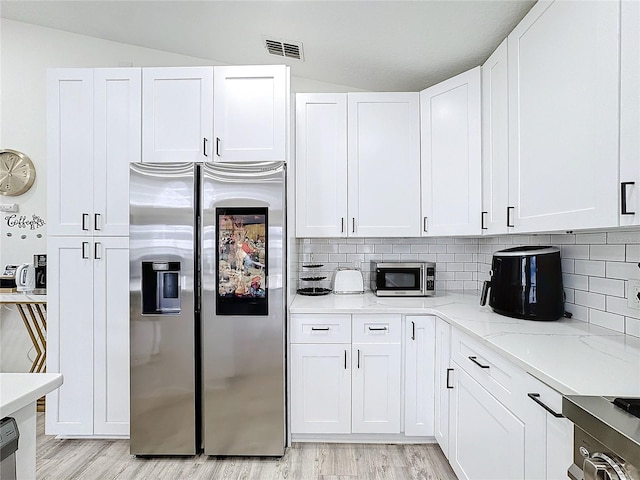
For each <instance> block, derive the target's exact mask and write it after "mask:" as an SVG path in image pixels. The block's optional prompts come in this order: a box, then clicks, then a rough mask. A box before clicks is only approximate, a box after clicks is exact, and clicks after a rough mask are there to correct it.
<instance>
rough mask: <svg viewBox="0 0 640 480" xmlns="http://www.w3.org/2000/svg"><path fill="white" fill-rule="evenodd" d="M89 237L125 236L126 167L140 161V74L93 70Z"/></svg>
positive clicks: (126, 224)
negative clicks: (90, 225)
mask: <svg viewBox="0 0 640 480" xmlns="http://www.w3.org/2000/svg"><path fill="white" fill-rule="evenodd" d="M93 87H94V124H93V132H94V135H93V139H94V140H93V141H94V156H93V176H94V191H93V199H94V200H93V211H94V214H93V218H92V222H93V228H94V234H100V235H114V236H121V235H124V236H127V235H129V195H128V191H129V163H133V162H139V161H140V142H141V140H140V138H141V128H142V127H141V111H140V109H141V96H142V90H141V70H140V69H139V68H96V69H94V77H93Z"/></svg>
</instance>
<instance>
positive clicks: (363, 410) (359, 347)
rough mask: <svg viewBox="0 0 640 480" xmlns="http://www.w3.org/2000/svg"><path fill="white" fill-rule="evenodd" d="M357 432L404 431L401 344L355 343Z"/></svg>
mask: <svg viewBox="0 0 640 480" xmlns="http://www.w3.org/2000/svg"><path fill="white" fill-rule="evenodd" d="M352 351H353V357H354V358H353V361H352V364H353V375H352V377H351V382H352V383H351V386H352V389H353V390H352V411H351V412H352V417H353V418H352V422H351V425H352V426H351V431H352V432H353V433H400V344H399V343H398V344H366V343H354V344H353V350H352Z"/></svg>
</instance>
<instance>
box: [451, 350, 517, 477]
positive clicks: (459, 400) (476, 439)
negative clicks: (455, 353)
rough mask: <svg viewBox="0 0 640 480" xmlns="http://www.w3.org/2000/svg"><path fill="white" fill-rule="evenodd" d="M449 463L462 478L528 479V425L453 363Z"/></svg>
mask: <svg viewBox="0 0 640 480" xmlns="http://www.w3.org/2000/svg"><path fill="white" fill-rule="evenodd" d="M452 366H453V367H454V368H455V371H454V375H453V377H454V382H453V386H454V388H453V390H451V392H452V394H451V410H450V425H449V434H450V437H449V440H450V443H449V463H450V464H451V467H452V468H453V470H454V472H455V473H456V475H457V476H458V478H459V479H461V480H462V479H492V480H517V479H524V478H525V472H524V459H525V457H524V455H525V425H524V423H523V422H522V421H521V420H520V419H519V418H518V417H516V416H515V415H514V414H513V413H511V412H510V411H509V410H508V409H507V408H506V407H505V406H504V405H503V404H502V403H500V402H499V401H498V400H496V398H495V397H493V396H492V395H491V394H489V393H488V392H487V391H486V390H485V389H484V388H482V386H481V385H480V384H479V383H477V382H476V381H475V380H474V379H473V378H472V377H471V376H470V375H469V374H468V373H466V372H465V371H464V370H462V368H460V367H459V366H457V365H456V363H455V362H452Z"/></svg>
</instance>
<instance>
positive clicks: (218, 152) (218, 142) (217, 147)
mask: <svg viewBox="0 0 640 480" xmlns="http://www.w3.org/2000/svg"><path fill="white" fill-rule="evenodd" d="M216 155H217V156H218V157H219V156H220V138H219V137H216Z"/></svg>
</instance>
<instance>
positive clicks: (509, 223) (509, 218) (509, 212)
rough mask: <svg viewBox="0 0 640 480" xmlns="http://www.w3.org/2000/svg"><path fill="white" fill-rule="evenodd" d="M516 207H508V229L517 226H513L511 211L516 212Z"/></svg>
mask: <svg viewBox="0 0 640 480" xmlns="http://www.w3.org/2000/svg"><path fill="white" fill-rule="evenodd" d="M515 209H516V207H507V227H515V225H511V222H510V220H511V210H515Z"/></svg>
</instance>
